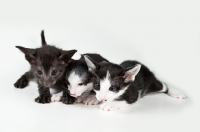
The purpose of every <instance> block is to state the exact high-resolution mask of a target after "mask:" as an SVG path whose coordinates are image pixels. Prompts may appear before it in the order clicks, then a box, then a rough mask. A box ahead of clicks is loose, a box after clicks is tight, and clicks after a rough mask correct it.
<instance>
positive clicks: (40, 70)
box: [32, 59, 66, 87]
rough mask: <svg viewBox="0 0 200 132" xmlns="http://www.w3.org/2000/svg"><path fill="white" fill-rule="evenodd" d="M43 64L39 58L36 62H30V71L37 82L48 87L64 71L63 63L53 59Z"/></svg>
mask: <svg viewBox="0 0 200 132" xmlns="http://www.w3.org/2000/svg"><path fill="white" fill-rule="evenodd" d="M46 65H48V67H47V66H45V65H44V63H42V61H41V60H40V59H38V60H37V63H35V64H32V71H33V73H34V75H35V77H36V78H37V81H38V83H39V84H41V85H43V86H45V87H50V86H53V85H54V84H55V83H56V82H57V80H59V79H60V78H61V77H62V76H63V74H64V73H65V66H66V65H65V64H62V62H61V61H59V60H57V59H55V60H53V61H52V62H50V63H49V64H46Z"/></svg>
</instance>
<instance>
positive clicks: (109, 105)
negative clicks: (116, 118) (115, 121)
mask: <svg viewBox="0 0 200 132" xmlns="http://www.w3.org/2000/svg"><path fill="white" fill-rule="evenodd" d="M99 108H100V109H101V110H104V111H113V110H116V109H118V108H117V107H116V106H114V105H113V104H112V103H103V104H101V105H100V106H99Z"/></svg>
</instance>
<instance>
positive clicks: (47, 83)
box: [43, 81, 51, 87]
mask: <svg viewBox="0 0 200 132" xmlns="http://www.w3.org/2000/svg"><path fill="white" fill-rule="evenodd" d="M43 85H44V86H45V87H50V86H51V85H50V83H49V82H46V81H45V82H44V83H43Z"/></svg>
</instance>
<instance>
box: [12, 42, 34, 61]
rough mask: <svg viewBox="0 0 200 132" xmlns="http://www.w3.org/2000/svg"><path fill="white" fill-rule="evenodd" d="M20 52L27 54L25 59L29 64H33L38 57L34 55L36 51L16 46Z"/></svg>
mask: <svg viewBox="0 0 200 132" xmlns="http://www.w3.org/2000/svg"><path fill="white" fill-rule="evenodd" d="M16 48H18V49H19V50H21V51H22V52H23V53H24V54H25V58H26V60H27V61H28V62H29V63H33V62H34V60H35V59H36V57H35V56H34V55H33V54H34V53H35V51H36V49H30V48H24V47H22V46H16Z"/></svg>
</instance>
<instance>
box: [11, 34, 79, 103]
mask: <svg viewBox="0 0 200 132" xmlns="http://www.w3.org/2000/svg"><path fill="white" fill-rule="evenodd" d="M41 38H42V47H40V48H36V49H31V48H24V47H22V46H16V47H17V48H18V49H19V50H21V51H22V52H23V53H24V54H25V58H26V60H27V61H28V62H29V63H30V65H31V68H30V71H28V72H26V73H25V74H23V75H22V76H21V78H19V79H18V80H17V82H16V83H15V84H14V86H15V87H16V88H25V87H26V86H27V85H28V83H29V81H30V80H32V79H36V81H37V83H38V88H39V94H40V95H39V97H37V98H36V99H35V101H36V102H38V103H50V102H51V96H52V95H51V94H50V90H49V88H50V87H51V88H56V89H63V88H64V87H65V85H64V83H63V82H64V81H65V78H64V76H65V73H66V68H65V67H66V66H67V65H68V63H69V62H70V61H71V57H72V56H73V55H74V54H75V53H76V52H77V50H68V51H66V50H62V49H59V48H57V47H55V46H51V45H47V43H46V41H45V37H44V31H42V33H41ZM64 93H68V91H67V90H66V89H64ZM62 101H63V103H65V104H72V103H73V102H74V101H75V99H74V98H73V97H71V96H70V95H69V94H65V95H64V96H63V98H62Z"/></svg>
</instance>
